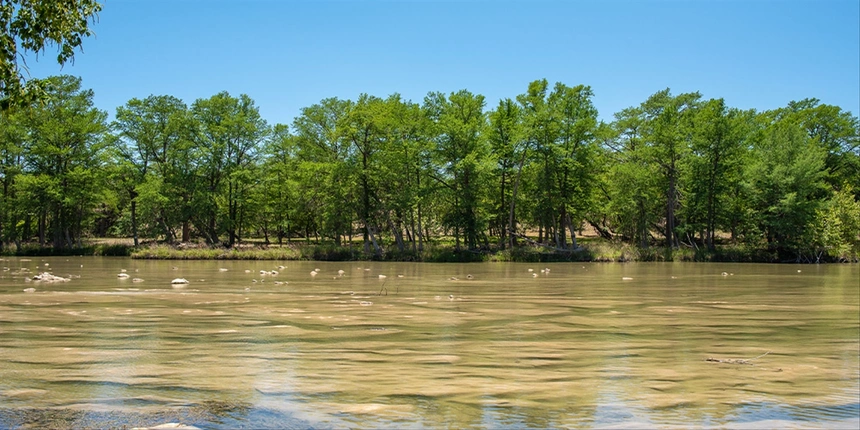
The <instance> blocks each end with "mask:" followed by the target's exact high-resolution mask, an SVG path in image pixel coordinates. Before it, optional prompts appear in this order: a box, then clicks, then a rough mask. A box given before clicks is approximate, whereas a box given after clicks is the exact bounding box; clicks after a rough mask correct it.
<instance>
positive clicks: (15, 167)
mask: <svg viewBox="0 0 860 430" xmlns="http://www.w3.org/2000/svg"><path fill="white" fill-rule="evenodd" d="M24 119H25V116H24V115H23V114H22V112H21V110H20V109H14V108H11V109H6V110H0V178H2V187H3V190H2V195H0V247H5V246H6V245H7V244H9V243H15V245H16V248H20V246H21V240H22V239H23V238H22V237H21V235H22V232H20V231H19V230H20V229H19V228H18V224H19V222H23V217H24V216H26V215H25V213H24V212H22V211H21V208H20V207H19V206H18V204H17V203H18V202H17V201H16V200H17V199H16V197H15V188H16V187H15V186H14V185H15V181H16V179H17V178H18V176H19V175H21V173H23V171H24V155H25V154H24V144H25V142H26V140H27V128H26V127H25V124H24ZM25 225H26V223H25Z"/></svg>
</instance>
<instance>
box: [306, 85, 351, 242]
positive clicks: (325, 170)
mask: <svg viewBox="0 0 860 430" xmlns="http://www.w3.org/2000/svg"><path fill="white" fill-rule="evenodd" d="M350 104H351V103H350V102H349V101H347V100H340V99H337V98H328V99H324V100H322V101H321V102H320V103H317V104H314V105H312V106H309V107H306V108H304V109H302V112H301V114H300V115H299V116H298V117H297V118H296V119H295V120H294V121H293V130H294V133H295V139H296V145H297V150H296V155H297V157H298V164H297V166H296V178H297V179H298V189H297V190H296V192H297V195H298V199H297V201H296V203H297V204H298V205H299V211H300V212H301V214H302V216H301V219H300V222H301V224H303V225H304V229H305V237H306V238H308V239H309V238H310V235H311V233H313V234H314V235H316V234H317V233H319V232H320V230H321V231H322V234H323V235H324V236H328V237H331V238H332V239H334V240H335V242H336V243H338V244H339V243H341V240H342V237H343V236H344V235H349V234H350V233H351V231H352V222H353V219H354V215H355V210H354V208H357V207H359V205H360V203H359V200H358V197H357V195H356V193H355V192H353V189H354V188H353V187H354V183H353V180H354V175H353V170H352V169H351V168H350V167H349V164H348V158H349V156H350V145H351V143H350V141H349V140H348V139H346V138H345V136H344V134H343V130H342V123H343V121H344V119H343V118H345V117H346V115H347V112H348V110H349V107H350Z"/></svg>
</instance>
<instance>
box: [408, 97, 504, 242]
mask: <svg viewBox="0 0 860 430" xmlns="http://www.w3.org/2000/svg"><path fill="white" fill-rule="evenodd" d="M424 109H425V112H427V115H428V118H430V119H431V121H432V122H433V128H432V135H433V136H434V137H435V138H434V140H435V141H436V149H435V154H436V157H435V158H436V161H437V163H438V166H439V171H440V173H441V174H442V175H434V176H433V178H434V179H435V180H437V181H438V182H439V183H440V184H442V186H443V187H444V189H446V190H447V191H449V192H450V193H449V196H450V199H451V201H450V204H451V206H450V207H451V209H450V211H449V212H448V213H447V214H446V216H444V220H445V221H444V222H445V224H446V225H447V226H449V227H451V228H453V229H454V240H455V246H456V248H457V249H459V248H460V234H461V232H462V236H463V240H464V242H465V244H466V247H467V248H468V249H475V248H477V246H478V236H479V234H481V233H482V232H483V231H484V229H483V224H484V222H485V221H486V220H485V216H484V210H483V207H482V196H481V189H482V187H483V185H484V183H483V181H484V180H485V177H486V170H487V169H486V160H487V158H486V157H487V153H488V150H489V148H488V147H487V144H486V140H485V139H484V135H483V131H484V127H485V126H486V116H485V115H484V96H481V95H475V94H472V93H470V92H469V91H466V90H461V91H458V92H456V93H451V94H450V95H448V96H445V95H444V94H442V93H430V94H428V95H427V97H425V98H424Z"/></svg>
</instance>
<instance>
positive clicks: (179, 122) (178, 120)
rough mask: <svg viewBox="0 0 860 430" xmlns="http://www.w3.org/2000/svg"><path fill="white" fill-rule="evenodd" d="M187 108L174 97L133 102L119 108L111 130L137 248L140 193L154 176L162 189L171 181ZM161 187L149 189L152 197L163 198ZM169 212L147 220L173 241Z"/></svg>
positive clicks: (151, 97)
mask: <svg viewBox="0 0 860 430" xmlns="http://www.w3.org/2000/svg"><path fill="white" fill-rule="evenodd" d="M186 110H187V107H186V106H185V103H183V102H182V101H181V100H179V99H177V98H175V97H172V96H149V97H147V98H145V99H143V100H140V99H136V98H135V99H132V100H129V101H128V103H126V104H125V105H124V106H121V107H119V108H117V111H116V120H115V121H114V122H113V124H112V127H113V129H114V130H115V131H116V132H117V133H118V137H119V138H120V139H119V140H118V147H117V150H118V153H119V155H120V157H121V158H120V160H118V163H119V167H120V179H121V182H123V183H124V184H125V187H124V188H125V191H126V192H127V193H128V194H129V199H130V205H131V229H132V236H133V237H134V245H135V246H137V245H138V243H139V239H138V219H137V203H138V199H137V197H138V195H139V194H140V190H139V189H138V187H141V186H144V185H145V184H146V185H147V186H150V187H151V186H152V185H153V184H154V183H155V182H153V181H151V180H150V176H151V175H153V174H154V175H157V179H155V181H157V182H158V183H160V184H161V185H163V183H164V181H165V180H168V181H169V180H170V179H171V176H172V171H171V170H172V169H171V165H170V161H171V159H172V153H173V152H175V151H176V150H177V146H178V145H179V143H180V141H182V140H183V139H187V138H188V136H187V128H186V127H185V124H186V121H184V119H185V115H186ZM160 188H162V187H161V186H159V187H158V189H149V190H148V192H149V193H150V195H149V197H150V198H153V197H155V196H154V195H151V194H152V193H155V194H163V193H164V191H163V190H162V189H160ZM166 210H167V208H160V210H158V216H157V219H153V220H147V221H149V222H152V223H153V224H158V225H161V226H163V230H164V232H165V234H166V235H167V237H166V238H167V239H168V240H169V239H170V237H169V236H170V234H171V233H170V230H171V229H170V225H169V223H168V219H169V218H168V214H167V213H165V211H166Z"/></svg>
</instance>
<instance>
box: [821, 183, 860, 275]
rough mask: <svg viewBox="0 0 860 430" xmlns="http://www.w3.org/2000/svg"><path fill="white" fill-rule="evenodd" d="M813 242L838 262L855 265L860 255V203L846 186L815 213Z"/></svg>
mask: <svg viewBox="0 0 860 430" xmlns="http://www.w3.org/2000/svg"><path fill="white" fill-rule="evenodd" d="M816 227H817V231H816V232H815V235H816V238H817V241H818V243H819V244H820V246H821V247H822V248H823V249H824V251H825V252H826V253H827V254H829V255H830V256H832V257H833V258H835V259H838V260H840V261H856V260H857V255H858V254H860V201H857V200H856V199H855V198H854V190H853V187H852V186H851V185H850V184H845V186H843V187H841V189H840V190H839V191H836V192H835V193H833V195H832V196H831V198H830V199H829V200H828V201H827V202H825V203H824V205H822V207H821V208H819V209H818V211H817V213H816Z"/></svg>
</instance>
